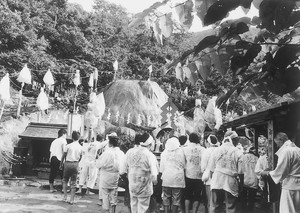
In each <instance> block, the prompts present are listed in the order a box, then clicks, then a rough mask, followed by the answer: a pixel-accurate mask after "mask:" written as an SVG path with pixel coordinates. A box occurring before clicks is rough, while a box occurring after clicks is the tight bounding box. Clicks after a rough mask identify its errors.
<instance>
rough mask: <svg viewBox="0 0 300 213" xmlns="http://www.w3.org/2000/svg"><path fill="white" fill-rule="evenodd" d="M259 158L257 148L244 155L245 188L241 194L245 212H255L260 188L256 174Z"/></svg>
mask: <svg viewBox="0 0 300 213" xmlns="http://www.w3.org/2000/svg"><path fill="white" fill-rule="evenodd" d="M257 160H258V157H257V156H256V153H255V147H251V148H250V149H249V151H248V153H246V154H244V155H243V172H244V187H243V191H242V194H241V198H242V208H243V209H244V210H253V209H254V204H255V196H256V191H257V188H258V178H257V176H256V174H255V166H256V163H257Z"/></svg>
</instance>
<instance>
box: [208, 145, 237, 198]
mask: <svg viewBox="0 0 300 213" xmlns="http://www.w3.org/2000/svg"><path fill="white" fill-rule="evenodd" d="M209 168H210V171H212V172H214V173H213V176H212V179H211V183H210V187H211V189H223V190H225V191H227V192H229V193H230V194H232V195H233V196H235V197H238V195H239V186H238V181H237V178H236V177H237V176H238V174H243V171H242V154H241V152H240V150H239V149H238V148H236V147H235V146H234V145H233V144H232V142H225V143H223V144H222V145H221V146H220V147H218V148H216V149H215V150H214V153H213V156H212V160H211V162H210V165H209Z"/></svg>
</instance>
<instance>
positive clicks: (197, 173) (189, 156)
mask: <svg viewBox="0 0 300 213" xmlns="http://www.w3.org/2000/svg"><path fill="white" fill-rule="evenodd" d="M182 150H183V153H184V156H185V161H186V165H185V172H186V173H185V176H186V177H187V178H190V179H201V178H202V171H201V159H202V156H203V153H204V150H205V149H204V147H202V146H201V145H200V144H196V143H189V144H188V145H187V146H186V147H183V148H182Z"/></svg>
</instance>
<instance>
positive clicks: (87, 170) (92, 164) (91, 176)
mask: <svg viewBox="0 0 300 213" xmlns="http://www.w3.org/2000/svg"><path fill="white" fill-rule="evenodd" d="M98 136H99V135H97V139H99V137H98ZM97 139H96V141H91V142H90V143H84V145H85V146H83V148H82V152H83V157H82V159H81V161H80V164H81V165H82V169H81V171H80V175H79V189H78V191H77V192H76V193H78V194H82V187H83V185H84V183H86V186H87V190H86V194H87V195H89V194H94V193H93V192H91V189H93V188H94V186H95V182H96V179H97V176H98V168H97V167H96V157H97V151H98V147H99V145H100V141H98V140H97Z"/></svg>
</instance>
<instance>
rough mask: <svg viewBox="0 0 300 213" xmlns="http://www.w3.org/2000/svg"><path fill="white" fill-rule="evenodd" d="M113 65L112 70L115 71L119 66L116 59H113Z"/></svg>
mask: <svg viewBox="0 0 300 213" xmlns="http://www.w3.org/2000/svg"><path fill="white" fill-rule="evenodd" d="M113 67H114V71H117V70H118V68H119V63H118V61H117V60H115V62H114V63H113Z"/></svg>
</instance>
